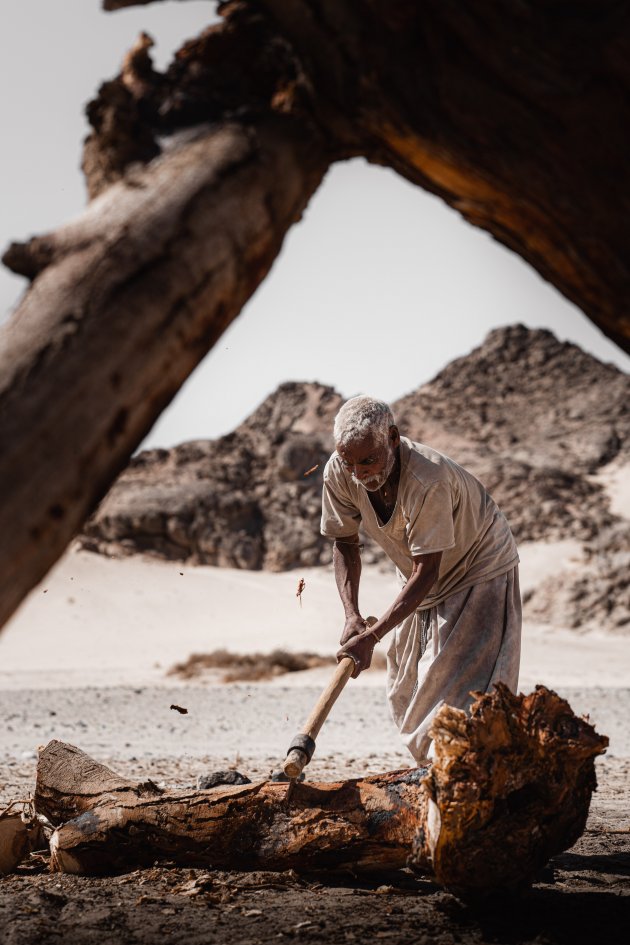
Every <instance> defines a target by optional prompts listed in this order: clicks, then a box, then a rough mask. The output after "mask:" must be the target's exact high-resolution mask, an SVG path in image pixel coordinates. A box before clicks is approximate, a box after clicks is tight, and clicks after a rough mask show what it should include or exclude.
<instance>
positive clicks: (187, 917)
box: [0, 680, 630, 945]
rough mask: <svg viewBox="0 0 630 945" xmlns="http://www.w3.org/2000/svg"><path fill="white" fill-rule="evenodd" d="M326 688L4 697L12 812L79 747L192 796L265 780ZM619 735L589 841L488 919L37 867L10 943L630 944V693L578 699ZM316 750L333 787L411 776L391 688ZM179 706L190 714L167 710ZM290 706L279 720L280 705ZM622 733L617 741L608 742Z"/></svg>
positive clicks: (1, 740)
mask: <svg viewBox="0 0 630 945" xmlns="http://www.w3.org/2000/svg"><path fill="white" fill-rule="evenodd" d="M318 692H319V688H317V687H315V686H312V685H311V686H299V685H292V686H284V685H282V683H281V682H280V681H278V680H276V681H275V682H274V683H270V684H257V685H225V686H220V685H206V686H198V685H197V686H194V687H191V686H187V687H182V686H179V687H177V688H175V689H172V688H167V687H155V686H152V687H146V688H144V687H136V688H130V687H107V688H84V689H74V690H67V689H66V690H64V689H62V688H58V689H54V690H30V691H28V690H27V691H20V690H15V691H5V692H3V693H1V694H0V711H1V712H2V717H3V718H4V719H5V720H6V724H5V726H4V728H3V730H2V734H1V735H0V758H1V759H2V768H1V770H2V777H1V780H0V801H6V800H8V799H9V798H16V797H26V796H28V792H29V790H32V788H33V785H34V773H35V752H34V750H33V747H32V746H34V745H36V744H38V743H40V744H41V743H45V742H46V741H47V740H48V739H49V738H51V737H60V738H63V739H64V740H66V741H69V742H71V743H74V744H78V745H79V746H80V747H82V748H83V749H84V750H87V751H88V752H89V753H91V754H92V755H93V756H95V757H97V758H98V759H99V760H100V761H104V762H105V763H107V764H108V765H109V766H110V767H112V768H113V769H114V770H115V771H118V772H120V773H121V774H124V775H128V776H130V777H136V776H137V777H141V776H143V777H144V776H149V777H151V778H152V779H153V780H156V781H158V783H161V784H162V783H163V784H164V785H168V786H174V787H177V786H179V787H182V788H189V787H191V786H192V785H194V784H195V782H196V779H197V777H198V776H199V775H203V774H207V773H209V772H210V771H214V770H219V769H229V768H237V769H238V770H240V771H241V772H243V773H244V774H247V775H248V776H249V777H250V778H252V779H254V780H255V779H258V778H264V777H267V776H268V775H269V773H270V771H271V770H272V769H273V768H274V767H276V768H277V764H278V760H279V758H278V755H279V753H281V751H282V749H283V748H284V746H285V745H286V744H287V743H288V741H289V739H290V737H291V735H292V734H293V732H294V731H295V729H296V728H297V726H298V725H299V720H300V719H303V717H304V715H305V714H306V712H307V710H308V709H309V708H310V706H311V705H312V703H313V702H314V700H315V698H316V696H317V694H318ZM564 694H565V695H567V696H568V697H569V699H570V701H571V703H572V705H573V706H574V708H575V709H577V710H578V711H585V710H589V711H590V712H591V715H592V717H593V718H594V719H595V720H596V723H597V726H598V728H599V729H600V730H602V731H606V732H609V733H610V734H611V735H612V744H613V756H612V757H605V758H603V759H601V760H600V761H599V762H598V765H597V769H598V780H599V790H598V792H597V793H596V795H595V797H594V802H593V804H592V808H591V813H590V816H589V821H588V826H587V829H586V832H585V833H584V835H583V836H582V838H581V839H580V840H579V842H578V843H577V844H576V845H575V846H574V847H573V848H572V849H571V850H570V851H567V852H566V853H564V854H562V855H560V856H558V857H555V858H554V860H553V861H552V862H551V863H550V864H549V866H548V867H547V868H546V869H545V870H544V871H543V872H542V873H541V875H540V877H539V879H538V882H537V883H536V884H535V886H534V887H533V889H532V891H531V893H530V895H529V896H528V897H526V899H525V900H524V901H519V902H515V903H512V902H510V903H506V902H501V903H493V904H491V905H487V906H486V907H484V908H482V909H478V910H472V909H471V908H469V907H467V906H464V905H462V904H461V903H459V902H458V901H457V900H455V899H454V898H453V897H452V896H450V895H449V894H448V893H445V892H444V891H442V890H440V889H438V888H437V887H436V886H435V885H434V884H433V883H431V882H430V881H429V880H427V879H426V878H423V877H421V876H415V875H413V874H412V873H410V872H407V871H401V872H399V873H396V874H389V875H384V874H381V875H368V876H350V875H333V874H327V875H317V876H301V877H300V876H297V875H295V874H293V873H286V874H275V873H263V872H256V873H252V874H242V873H226V872H216V871H212V870H199V869H195V870H188V869H180V868H175V867H174V866H171V865H169V864H162V865H160V866H155V867H154V868H152V869H147V870H139V871H135V872H133V873H131V874H129V875H124V876H115V877H101V878H86V877H72V876H66V875H63V876H60V875H51V874H49V873H48V872H47V861H46V858H45V857H40V856H37V855H34V856H32V857H31V859H30V861H29V862H27V863H26V864H24V865H23V866H22V867H21V868H20V869H19V870H18V872H17V873H16V874H14V875H12V876H9V877H5V878H4V879H2V880H0V942H2V945H4V943H7V945H18V943H19V945H31V943H32V945H35V943H38V945H39V943H49V942H50V943H53V942H62V941H63V942H64V943H66V945H75V943H76V945H91V943H97V942H98V943H99V945H102V943H107V945H109V943H112V945H114V943H116V945H118V943H121V945H122V943H138V945H153V943H157V942H162V941H165V942H169V943H170V942H173V943H175V942H177V943H180V942H181V943H182V945H183V943H190V942H193V943H196V942H198V943H202V942H203V943H224V942H228V941H229V942H235V943H241V942H242V943H258V942H264V943H267V942H269V941H271V940H276V939H277V940H282V939H284V938H287V939H303V940H306V941H311V942H328V943H329V942H340V943H344V942H355V941H360V940H364V939H365V938H376V939H382V940H384V941H391V942H396V943H407V942H409V943H412V942H413V943H417V942H420V943H423V942H426V943H435V942H437V943H444V945H450V943H456V942H460V943H462V942H463V943H466V945H473V943H475V945H476V943H483V942H504V943H506V945H507V943H514V945H516V943H531V945H534V943H536V945H539V943H549V945H551V943H558V945H560V943H567V945H569V943H570V945H581V943H584V945H587V943H588V945H592V943H598V942H602V943H604V942H605V943H610V945H616V943H619V945H621V943H624V945H626V943H627V931H628V927H629V923H630V816H629V812H628V790H627V785H628V779H629V778H630V736H629V735H628V730H627V726H626V725H625V721H624V720H625V719H627V718H628V715H629V714H630V690H622V689H616V690H612V691H611V690H609V691H606V690H603V689H602V690H597V689H586V690H582V691H580V690H567V691H566V692H565V693H564ZM341 699H342V701H341V703H340V704H339V706H338V707H336V709H337V711H335V712H334V714H333V716H332V717H331V718H330V720H329V722H328V723H327V725H326V726H325V728H324V730H323V731H322V733H321V735H320V737H319V739H318V749H317V753H316V756H315V758H314V760H313V762H312V765H311V769H310V773H309V777H311V778H312V779H313V780H335V779H337V778H347V777H352V776H357V775H361V774H365V773H367V772H376V771H382V770H392V769H395V768H399V767H403V766H406V765H407V764H408V756H407V755H406V752H405V751H404V750H403V749H402V748H401V747H400V745H399V743H398V741H397V737H396V733H395V730H394V728H393V725H392V723H391V721H390V720H389V718H388V717H387V714H386V712H385V706H384V698H383V692H382V689H381V687H380V686H376V685H363V686H361V687H359V686H357V687H356V688H355V689H347V690H346V691H345V692H344V693H343V695H342V697H341ZM173 703H176V704H179V705H180V706H183V707H185V708H187V709H188V713H187V714H186V715H181V714H180V713H178V712H176V711H173V710H171V709H170V705H171V704H173ZM279 707H281V709H282V711H281V712H279V711H278V709H279ZM611 728H612V729H613V731H612V732H611Z"/></svg>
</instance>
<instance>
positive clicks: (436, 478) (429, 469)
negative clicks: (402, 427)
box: [400, 437, 453, 488]
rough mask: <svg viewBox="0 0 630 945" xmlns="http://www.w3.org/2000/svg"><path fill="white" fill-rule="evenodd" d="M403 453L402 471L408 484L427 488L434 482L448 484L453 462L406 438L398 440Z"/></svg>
mask: <svg viewBox="0 0 630 945" xmlns="http://www.w3.org/2000/svg"><path fill="white" fill-rule="evenodd" d="M400 443H401V448H402V451H403V457H402V459H403V463H402V465H403V469H404V470H405V472H406V474H407V478H408V480H409V482H410V484H412V485H413V484H417V485H419V486H422V487H424V488H428V487H429V486H430V485H431V484H432V483H434V482H448V481H449V480H450V478H451V475H452V470H451V467H452V465H453V460H451V459H449V457H448V456H444V454H443V453H439V452H438V451H437V450H435V449H433V448H432V447H431V446H427V445H426V444H425V443H418V442H416V441H414V440H410V439H409V438H408V437H401V438H400Z"/></svg>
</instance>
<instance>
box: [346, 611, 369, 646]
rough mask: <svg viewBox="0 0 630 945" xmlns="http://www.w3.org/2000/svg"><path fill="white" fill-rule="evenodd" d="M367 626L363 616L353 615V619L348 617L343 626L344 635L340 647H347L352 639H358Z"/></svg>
mask: <svg viewBox="0 0 630 945" xmlns="http://www.w3.org/2000/svg"><path fill="white" fill-rule="evenodd" d="M366 626H367V625H366V623H365V620H364V619H363V617H362V616H361V614H353V615H352V616H351V617H346V622H345V624H344V626H343V633H342V634H341V639H340V640H339V645H340V646H345V645H346V643H347V642H348V641H349V640H351V639H352V637H356V636H357V635H358V634H359V633H363V631H364V630H365V628H366Z"/></svg>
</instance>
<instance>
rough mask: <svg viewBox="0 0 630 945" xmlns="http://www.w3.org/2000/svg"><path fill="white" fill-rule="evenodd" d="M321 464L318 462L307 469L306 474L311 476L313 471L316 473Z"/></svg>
mask: <svg viewBox="0 0 630 945" xmlns="http://www.w3.org/2000/svg"><path fill="white" fill-rule="evenodd" d="M319 466H320V464H319V463H317V464H316V465H315V466H311V468H310V469H307V470H306V472H305V473H304V475H305V476H310V474H311V473H314V472H315V470H316V469H319Z"/></svg>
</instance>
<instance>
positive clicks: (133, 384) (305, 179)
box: [0, 116, 326, 624]
mask: <svg viewBox="0 0 630 945" xmlns="http://www.w3.org/2000/svg"><path fill="white" fill-rule="evenodd" d="M325 167H326V161H325V160H324V159H323V157H322V152H321V149H320V148H319V147H318V145H317V141H316V140H315V139H314V138H313V136H312V135H309V134H308V132H307V129H305V128H304V127H302V126H301V127H299V128H296V127H295V125H294V124H293V123H292V121H291V119H289V118H283V117H282V116H278V117H274V116H271V117H270V118H269V119H268V120H267V121H266V122H262V123H260V124H258V125H256V126H253V125H250V126H249V127H244V126H242V125H239V124H237V123H232V124H230V123H225V124H223V125H222V126H220V127H218V128H208V127H206V128H205V129H199V130H198V131H197V132H196V133H195V134H194V135H193V136H192V139H191V140H185V141H181V142H180V143H179V145H178V146H175V147H174V148H173V150H172V151H171V152H169V153H165V154H163V155H162V156H161V157H160V158H159V159H157V160H155V161H154V162H153V163H151V164H150V165H149V166H148V167H147V168H144V169H143V168H139V169H136V170H134V171H129V172H128V173H127V176H126V177H125V179H124V181H120V182H118V183H116V184H115V185H113V186H112V187H110V188H109V189H108V190H107V192H106V193H104V194H103V195H102V196H101V197H100V198H99V199H97V200H95V201H93V202H92V204H91V205H90V207H89V208H88V210H87V211H86V213H85V214H84V215H83V216H82V217H80V218H79V219H78V220H76V221H75V222H73V223H70V224H68V225H66V226H64V227H63V228H61V229H60V230H57V231H56V232H55V233H53V234H51V235H49V236H44V237H38V238H36V239H34V240H32V241H31V242H30V244H28V245H26V246H21V247H14V249H13V251H12V255H13V258H14V260H15V258H16V257H17V256H19V257H20V261H21V264H22V267H23V268H30V269H31V270H32V271H33V272H35V271H41V274H40V275H39V276H38V278H37V279H36V280H35V282H34V284H33V287H32V288H31V289H30V291H29V292H28V293H27V294H26V296H25V298H24V300H23V302H22V303H21V305H20V306H19V308H18V310H17V312H16V313H15V314H14V315H13V318H12V319H11V321H10V322H9V323H8V324H7V326H6V327H5V329H4V331H3V333H2V338H1V342H0V377H1V378H2V381H1V386H0V456H1V461H0V494H1V495H2V507H1V509H0V562H1V565H2V566H1V568H0V624H1V623H2V622H3V621H4V620H6V619H7V617H8V616H9V615H10V614H11V612H12V611H13V609H14V608H15V607H16V606H17V604H18V603H19V602H20V600H21V599H22V597H23V596H24V594H25V593H26V592H27V591H28V590H29V589H30V588H31V587H32V586H33V585H34V584H35V583H37V582H38V581H39V580H40V579H41V578H42V577H43V575H44V574H45V573H46V571H47V570H48V568H49V567H50V565H51V564H52V563H53V562H54V561H55V560H56V558H57V557H58V556H59V554H60V553H61V551H62V550H63V549H64V548H65V547H66V545H67V544H68V542H69V540H70V539H71V538H72V537H73V535H74V534H76V532H77V531H78V529H79V528H80V526H81V524H82V523H83V521H84V520H85V518H86V517H87V516H88V514H89V513H90V511H91V510H92V509H93V508H94V506H95V504H96V503H97V501H98V500H99V499H100V498H101V497H102V495H103V494H104V493H105V491H106V490H107V488H108V486H109V485H110V483H111V481H112V480H113V478H114V477H115V476H116V475H117V474H118V472H119V471H120V470H121V469H122V468H123V467H124V465H125V464H126V462H127V461H128V459H129V455H130V452H131V451H132V450H133V448H134V447H135V446H136V445H137V444H138V443H139V442H140V441H141V440H142V438H143V437H144V436H145V435H146V433H147V432H148V430H149V429H150V428H151V426H152V424H153V423H154V421H155V419H156V417H157V416H158V415H159V414H160V412H161V410H162V409H163V407H164V406H165V405H166V404H167V403H168V402H169V401H170V400H171V398H172V397H173V395H174V394H175V393H176V391H177V390H178V388H179V387H180V385H181V384H182V383H183V381H184V380H185V378H186V377H187V376H188V375H189V373H190V372H191V371H192V370H193V368H194V367H195V366H196V365H197V364H198V362H199V361H200V360H201V359H202V358H203V356H204V355H205V354H206V352H207V351H208V349H209V348H210V347H211V346H212V345H213V343H214V342H215V341H216V339H217V338H218V337H219V336H220V334H221V333H222V332H223V331H224V330H225V328H226V327H227V326H228V325H229V324H230V322H231V321H232V319H233V318H234V317H235V316H236V315H237V314H238V312H239V311H240V309H241V307H242V306H243V304H244V303H245V302H246V301H247V299H248V298H249V297H250V295H251V294H252V292H253V291H254V290H255V288H256V287H257V285H258V284H259V282H260V281H261V280H262V279H263V278H264V276H265V274H266V273H267V271H268V270H269V267H270V266H271V264H272V262H273V260H274V258H275V257H276V255H277V253H278V252H279V250H280V247H281V245H282V240H283V238H284V235H285V233H286V231H287V229H288V227H289V226H290V225H291V224H292V223H293V222H294V221H295V220H296V219H298V218H299V217H300V215H301V213H302V211H303V209H304V207H305V205H306V203H307V201H308V199H309V197H310V196H311V194H312V192H313V190H314V189H315V188H316V187H317V185H318V184H319V182H320V180H321V177H322V174H323V171H324V168H325Z"/></svg>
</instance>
